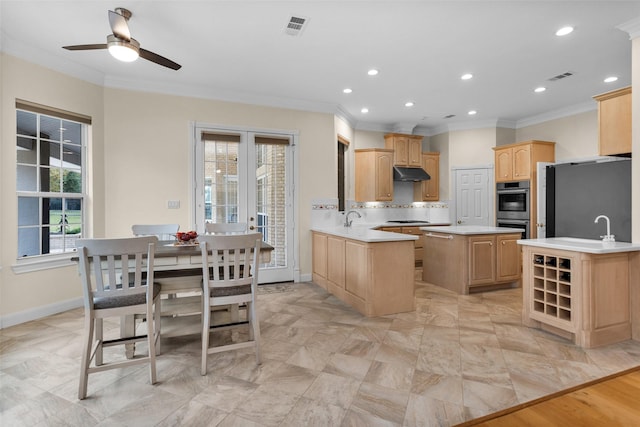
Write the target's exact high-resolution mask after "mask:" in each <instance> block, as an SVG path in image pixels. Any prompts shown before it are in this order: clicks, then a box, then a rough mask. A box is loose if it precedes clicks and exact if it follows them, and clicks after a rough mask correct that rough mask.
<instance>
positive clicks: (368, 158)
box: [355, 148, 393, 202]
mask: <svg viewBox="0 0 640 427" xmlns="http://www.w3.org/2000/svg"><path fill="white" fill-rule="evenodd" d="M355 153H356V154H355V156H356V194H355V198H356V201H357V202H375V201H378V202H389V201H391V200H393V150H387V149H382V148H371V149H362V150H355Z"/></svg>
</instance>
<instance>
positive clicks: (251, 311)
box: [247, 302, 262, 365]
mask: <svg viewBox="0 0 640 427" xmlns="http://www.w3.org/2000/svg"><path fill="white" fill-rule="evenodd" d="M249 305H250V307H247V316H250V319H249V324H250V325H251V328H249V331H250V332H251V335H252V336H253V337H252V339H253V341H254V345H255V349H256V363H257V364H258V365H260V364H261V363H262V353H261V350H260V322H259V321H258V312H257V310H256V305H255V304H254V303H252V302H251V303H249Z"/></svg>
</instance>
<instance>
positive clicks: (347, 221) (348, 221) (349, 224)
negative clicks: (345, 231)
mask: <svg viewBox="0 0 640 427" xmlns="http://www.w3.org/2000/svg"><path fill="white" fill-rule="evenodd" d="M351 214H356V215H357V216H358V218H362V215H360V212H358V211H349V212H347V214H346V215H345V218H344V226H345V227H351V223H352V222H353V220H352V219H349V215H351Z"/></svg>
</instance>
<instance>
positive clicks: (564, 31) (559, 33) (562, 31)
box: [556, 27, 573, 36]
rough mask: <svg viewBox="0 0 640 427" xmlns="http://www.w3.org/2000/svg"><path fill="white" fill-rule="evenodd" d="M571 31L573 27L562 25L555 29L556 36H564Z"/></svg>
mask: <svg viewBox="0 0 640 427" xmlns="http://www.w3.org/2000/svg"><path fill="white" fill-rule="evenodd" d="M571 32H573V27H562V28H560V29H559V30H558V31H556V36H566V35H567V34H570V33H571Z"/></svg>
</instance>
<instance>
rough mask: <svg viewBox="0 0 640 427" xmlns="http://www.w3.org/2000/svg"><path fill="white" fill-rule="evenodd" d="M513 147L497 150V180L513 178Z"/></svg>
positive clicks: (502, 180)
mask: <svg viewBox="0 0 640 427" xmlns="http://www.w3.org/2000/svg"><path fill="white" fill-rule="evenodd" d="M512 153H513V151H512V149H511V148H505V149H502V150H496V182H504V181H511V180H512V179H513V178H512V177H513V170H512V167H513V156H512Z"/></svg>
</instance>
